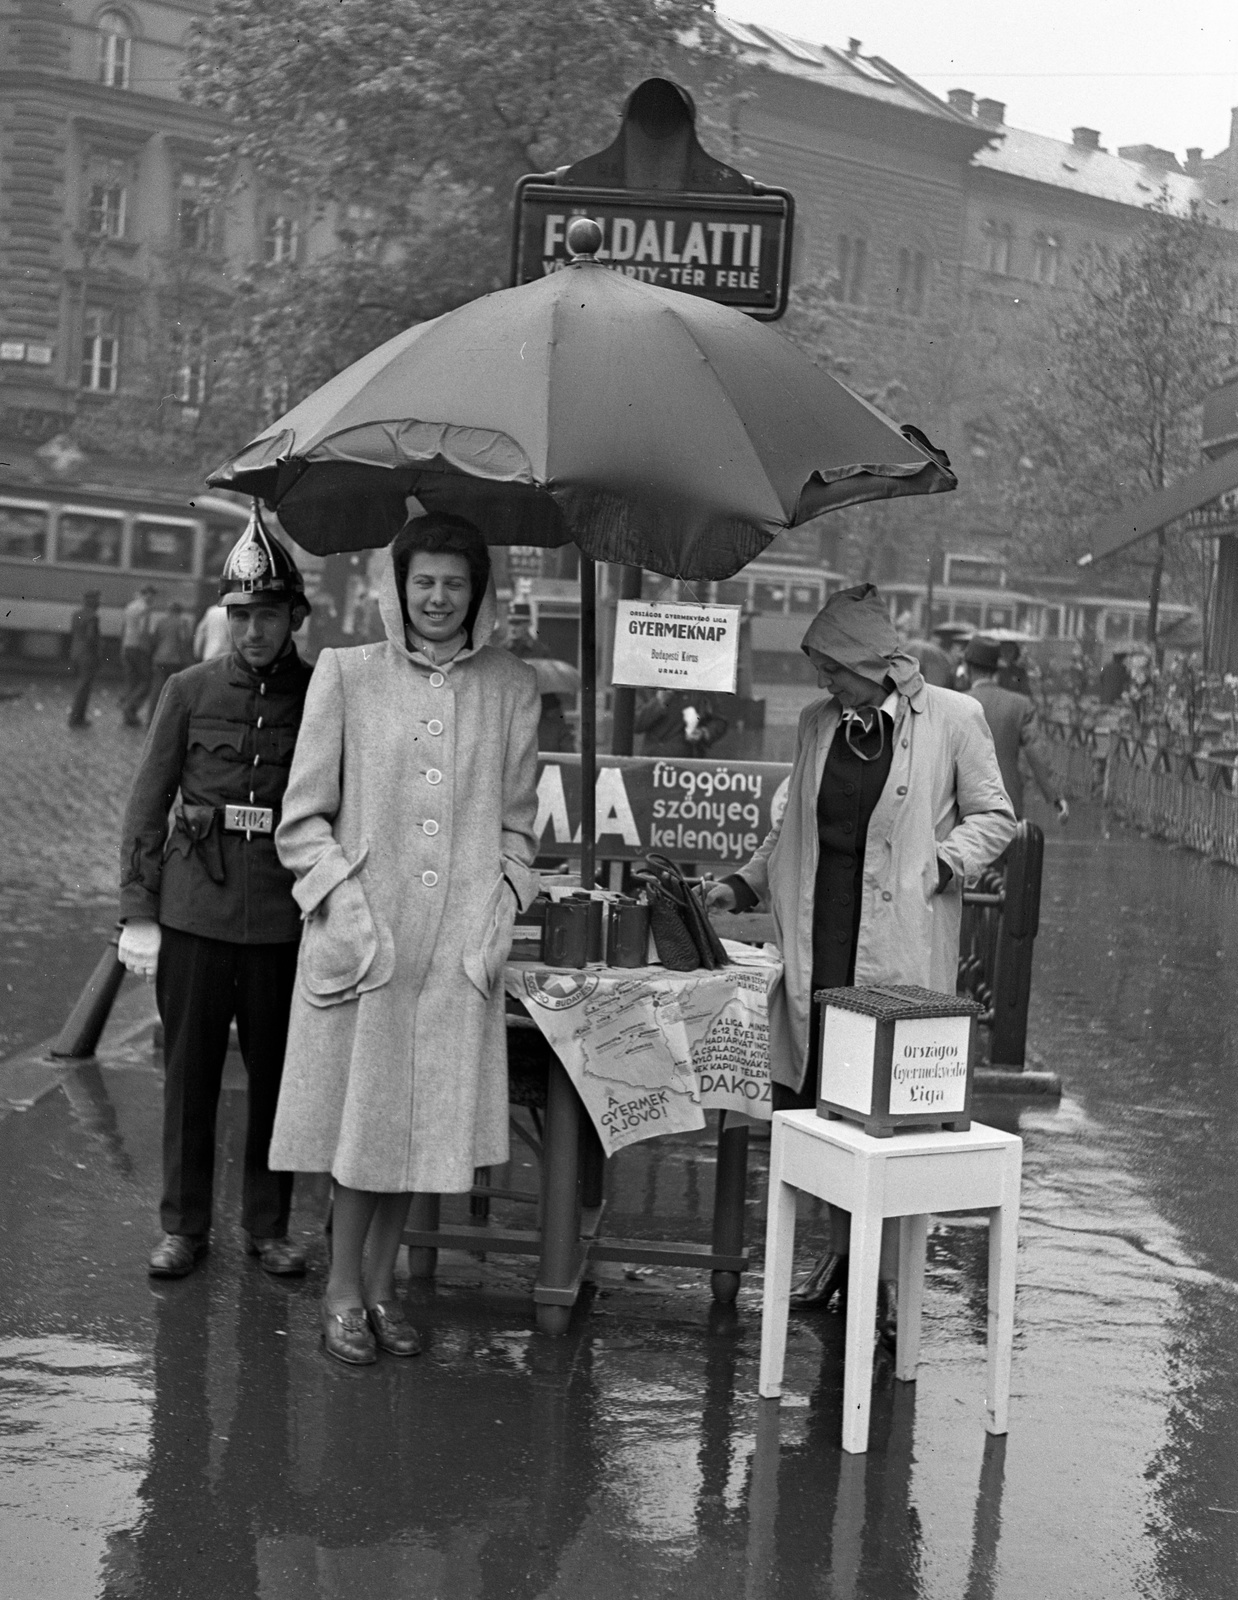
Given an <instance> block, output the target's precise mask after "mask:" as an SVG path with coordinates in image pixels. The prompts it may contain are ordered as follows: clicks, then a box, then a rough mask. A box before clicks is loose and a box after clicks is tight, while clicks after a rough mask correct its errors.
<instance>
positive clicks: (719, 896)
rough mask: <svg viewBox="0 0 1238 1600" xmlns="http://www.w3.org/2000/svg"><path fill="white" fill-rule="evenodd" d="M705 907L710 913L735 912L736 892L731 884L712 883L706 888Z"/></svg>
mask: <svg viewBox="0 0 1238 1600" xmlns="http://www.w3.org/2000/svg"><path fill="white" fill-rule="evenodd" d="M705 905H706V907H707V908H708V909H709V910H710V911H734V909H735V891H734V889H732V888H731V885H730V884H729V883H711V884H707V885H706V887H705Z"/></svg>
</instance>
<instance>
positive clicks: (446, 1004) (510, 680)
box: [270, 514, 541, 1364]
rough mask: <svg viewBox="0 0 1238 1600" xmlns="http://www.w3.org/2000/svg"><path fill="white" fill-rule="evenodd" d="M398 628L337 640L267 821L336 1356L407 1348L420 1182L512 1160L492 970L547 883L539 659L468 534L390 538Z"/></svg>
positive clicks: (451, 522) (433, 1187)
mask: <svg viewBox="0 0 1238 1600" xmlns="http://www.w3.org/2000/svg"><path fill="white" fill-rule="evenodd" d="M379 611H380V615H381V617H382V620H383V624H384V627H385V630H386V634H387V638H386V642H385V643H382V644H368V645H362V646H360V647H358V648H356V649H351V650H324V651H323V652H322V654H321V655H320V656H319V658H318V663H317V665H316V667H315V669H314V676H313V679H312V681H311V683H310V687H309V694H308V696H307V698H306V702H305V715H304V719H303V721H302V724H301V732H300V736H299V738H298V741H297V748H296V754H295V756H294V758H293V763H292V772H291V775H290V778H289V782H288V789H287V793H286V794H285V796H284V805H283V819H282V821H281V823H280V825H279V828H278V830H277V833H276V845H277V847H278V850H279V854H280V859H281V860H282V861H283V862H284V864H285V866H287V867H290V868H291V869H292V871H293V872H294V873H295V874H296V877H297V883H296V887H295V888H294V889H293V894H294V896H295V898H296V900H297V902H298V904H299V905H300V907H301V910H302V913H303V916H304V919H305V921H304V929H303V933H302V940H301V950H300V957H299V962H298V969H297V988H296V993H295V995H294V998H293V1004H292V1016H291V1020H290V1024H289V1031H288V1049H287V1055H286V1059H285V1067H284V1077H283V1082H282V1087H281V1091H280V1100H279V1108H278V1111H277V1114H276V1119H275V1131H274V1135H273V1138H272V1142H271V1154H270V1164H271V1166H272V1168H273V1169H276V1170H279V1169H284V1170H286V1169H292V1170H294V1171H299V1172H306V1171H309V1172H330V1173H331V1174H332V1176H333V1178H334V1180H335V1184H334V1191H333V1218H332V1261H331V1274H330V1278H329V1281H328V1284H327V1290H326V1295H325V1299H324V1304H323V1339H324V1343H325V1345H326V1349H327V1352H328V1354H330V1355H333V1356H335V1357H336V1358H337V1359H339V1360H343V1361H347V1362H351V1363H354V1364H365V1363H369V1362H371V1361H373V1360H375V1359H376V1350H375V1346H376V1344H377V1345H378V1346H381V1347H382V1348H383V1349H385V1350H388V1351H390V1352H391V1353H392V1354H396V1355H413V1354H415V1353H416V1351H417V1349H418V1348H419V1344H418V1339H417V1335H416V1332H415V1331H414V1329H413V1328H412V1326H411V1324H410V1323H409V1322H408V1320H407V1318H406V1316H405V1314H404V1311H403V1309H402V1307H401V1306H400V1303H399V1302H398V1301H397V1300H396V1299H395V1292H394V1283H393V1272H394V1268H395V1258H396V1253H397V1250H398V1249H399V1244H400V1238H401V1235H402V1233H403V1230H404V1222H405V1218H406V1216H407V1212H408V1203H409V1199H410V1196H411V1194H412V1192H413V1191H414V1190H423V1191H429V1192H433V1193H464V1192H466V1191H467V1190H468V1189H469V1188H470V1187H471V1186H472V1182H473V1169H474V1167H479V1166H497V1165H500V1164H501V1163H502V1162H504V1161H506V1160H507V1155H508V1134H507V1045H506V1031H505V1026H504V1020H503V992H502V982H501V973H502V968H503V963H504V961H505V959H506V957H507V952H508V949H509V948H510V944H511V934H512V926H513V923H514V920H515V913H516V907H517V904H518V903H519V904H520V905H526V904H527V903H528V902H529V901H530V900H531V899H532V897H533V895H534V894H535V893H536V877H535V874H534V873H533V871H532V862H533V857H534V854H535V850H536V843H535V839H534V835H533V825H534V820H535V816H536V809H537V807H536V794H535V782H536V764H537V722H538V716H539V713H540V710H541V705H540V701H539V698H538V693H537V680H536V678H535V677H534V674H533V672H532V669H531V668H529V667H528V666H526V665H525V664H524V663H523V662H520V661H517V660H516V658H515V657H514V656H512V655H511V654H509V653H508V652H507V651H505V650H500V649H494V648H491V647H490V646H489V644H488V642H487V641H488V640H489V638H490V636H491V634H492V632H493V630H494V627H495V624H496V621H497V607H496V603H495V595H494V586H493V583H492V582H491V578H490V559H489V553H488V551H487V549H486V546H485V543H484V541H483V539H482V537H481V535H480V533H478V531H477V530H476V529H475V528H473V527H472V526H471V525H470V524H469V523H467V522H464V521H462V520H461V519H459V518H456V517H450V516H443V515H433V514H432V515H430V516H426V517H423V518H420V519H417V520H415V521H411V522H409V523H408V524H406V526H405V527H404V528H403V529H402V530H401V532H400V533H399V534H398V535H397V537H396V539H395V540H394V542H393V544H392V546H391V552H390V557H389V559H388V561H387V563H386V566H385V569H384V573H383V578H382V586H381V592H380V600H379Z"/></svg>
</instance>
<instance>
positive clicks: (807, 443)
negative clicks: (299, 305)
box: [210, 219, 957, 874]
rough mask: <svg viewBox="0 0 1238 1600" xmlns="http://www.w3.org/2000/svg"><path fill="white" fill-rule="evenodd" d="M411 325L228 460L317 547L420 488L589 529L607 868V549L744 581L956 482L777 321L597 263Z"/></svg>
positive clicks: (581, 248)
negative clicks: (843, 518) (812, 540)
mask: <svg viewBox="0 0 1238 1600" xmlns="http://www.w3.org/2000/svg"><path fill="white" fill-rule="evenodd" d="M600 239H601V232H600V230H599V229H598V228H597V226H596V224H595V223H592V222H590V221H588V220H587V219H578V220H577V221H576V222H575V223H573V224H572V226H571V227H570V229H569V245H570V247H571V248H573V249H575V250H576V251H578V252H581V253H579V254H577V256H576V257H575V258H574V259H573V261H572V262H571V263H570V264H569V266H568V267H567V268H566V269H565V270H564V271H562V272H556V273H553V274H551V275H550V276H548V277H544V278H541V279H538V280H537V281H536V282H533V283H529V284H525V285H522V286H521V287H519V288H516V289H506V290H501V291H499V292H497V293H495V294H491V295H486V296H484V297H483V298H482V299H480V300H476V301H473V302H471V303H470V304H468V305H465V306H462V307H460V309H459V310H457V311H450V312H448V313H447V314H446V315H445V316H442V317H437V318H435V319H434V320H433V321H432V322H426V323H421V324H419V325H418V326H416V327H414V328H410V329H408V330H407V331H406V332H404V333H401V334H398V335H397V336H396V337H395V338H394V339H390V340H388V341H387V343H386V344H383V345H380V346H379V347H378V349H376V350H373V351H371V352H370V354H369V355H367V356H364V357H363V358H362V359H361V360H360V361H357V362H354V364H353V365H352V366H351V367H348V368H347V369H346V370H345V371H344V372H341V373H340V374H339V375H338V376H337V377H335V378H332V379H331V380H330V381H329V382H328V383H325V384H324V385H323V386H322V388H320V389H318V390H317V391H315V393H314V394H312V395H310V397H309V398H308V399H307V400H304V401H303V402H302V403H301V404H300V405H299V406H296V407H295V408H294V409H293V410H292V411H290V412H288V414H287V415H286V416H284V417H282V418H280V419H279V421H277V422H275V423H273V424H272V425H271V426H270V427H269V428H268V429H267V430H266V431H265V432H264V433H262V434H260V435H259V436H258V437H257V438H256V439H255V440H253V441H252V442H251V443H250V444H248V445H247V446H246V447H245V449H244V450H242V451H241V452H240V454H239V455H237V456H235V457H234V458H233V459H232V460H231V461H229V462H227V463H226V464H225V465H223V466H222V467H220V468H218V469H217V470H216V471H215V472H214V473H212V474H211V478H210V481H211V483H213V484H215V485H217V486H219V487H222V488H228V489H234V490H238V491H240V492H242V493H245V494H251V495H253V496H255V497H257V498H259V499H262V500H264V501H265V502H266V503H267V505H268V506H270V507H271V508H272V509H273V510H275V511H277V512H278V513H279V517H280V521H281V522H282V524H283V526H284V527H285V528H286V529H287V530H288V532H289V533H290V534H291V536H292V537H293V538H294V539H296V541H297V542H298V543H299V544H301V545H302V546H303V547H305V548H306V549H308V550H312V551H314V552H316V553H317V554H321V555H326V554H330V553H332V552H336V551H341V550H358V549H365V548H373V547H376V546H380V545H384V544H386V543H388V542H389V540H390V539H391V538H392V537H393V535H394V534H395V533H396V532H397V530H398V529H399V528H400V526H401V524H402V523H403V522H404V520H405V517H406V508H405V501H406V498H407V497H408V496H409V495H415V496H416V497H417V499H418V500H419V501H420V502H421V504H422V505H424V506H425V507H426V508H427V509H430V510H450V511H454V512H456V513H458V514H460V515H463V516H466V517H468V518H469V519H470V520H472V521H473V522H475V523H476V524H477V525H478V526H479V527H480V528H481V529H482V530H483V531H484V533H485V534H486V537H487V538H488V539H490V540H491V541H492V542H493V543H496V544H498V543H501V544H508V543H510V544H527V545H542V546H555V545H561V544H566V543H568V542H570V541H573V540H574V541H575V543H576V544H577V546H578V547H579V549H580V550H581V552H582V560H581V663H582V668H583V673H584V684H583V698H582V719H581V720H582V728H581V734H582V738H581V746H582V748H581V754H582V757H583V758H584V767H585V782H584V784H583V798H584V806H583V810H584V815H583V817H582V841H583V843H582V873H585V874H588V873H590V872H591V870H592V857H593V817H592V810H593V806H592V800H593V784H592V782H591V781H590V778H591V776H592V773H593V768H594V764H595V746H594V720H595V705H594V682H595V672H596V666H595V661H594V648H595V642H594V610H593V602H594V592H593V562H594V561H595V560H602V561H613V562H619V563H622V564H625V565H630V566H636V567H646V568H648V569H649V570H651V571H654V572H660V573H664V574H666V575H668V576H675V577H683V578H695V579H709V578H726V577H729V576H730V575H731V574H732V573H734V572H736V571H738V569H739V568H740V567H742V566H743V565H745V563H747V562H748V561H750V560H751V559H752V558H753V557H754V556H755V555H757V554H759V552H760V551H761V550H762V549H764V547H765V546H766V545H767V544H768V543H769V542H770V541H771V540H772V539H773V538H774V537H775V536H776V535H777V534H778V533H780V532H781V531H782V530H783V529H785V528H790V527H794V526H796V525H798V524H800V523H804V522H807V521H809V520H811V519H812V518H813V517H817V516H820V515H821V514H822V513H823V512H826V511H831V510H835V509H837V508H838V507H841V506H846V505H852V504H855V503H857V502H859V501H864V500H874V499H882V498H889V497H892V496H901V495H908V494H932V493H936V492H939V491H943V490H949V489H953V488H955V487H956V484H957V480H956V478H955V477H954V474H953V473H952V472H951V471H950V467H949V462H948V460H947V458H946V456H945V455H944V454H943V453H942V452H940V451H937V450H934V448H933V447H932V445H930V444H929V443H928V441H927V439H925V438H924V436H923V435H922V434H920V433H918V432H917V431H916V430H915V429H912V428H903V429H899V428H896V427H895V426H894V425H893V424H892V423H891V422H890V421H888V419H887V418H885V417H883V416H882V415H881V413H880V412H878V411H877V410H876V409H875V408H874V407H872V406H871V405H869V404H868V402H867V401H865V400H864V399H862V398H861V397H860V396H859V395H857V394H855V393H853V392H852V391H851V390H850V389H848V388H847V387H846V386H845V385H843V384H841V383H839V382H838V381H837V380H836V379H834V378H831V377H830V376H829V375H828V374H827V373H825V372H823V371H822V370H821V369H820V368H819V367H817V366H816V365H814V363H813V362H811V361H810V360H809V359H808V358H807V357H806V356H805V355H803V354H802V352H800V351H799V350H797V349H796V347H795V346H794V345H792V344H790V343H789V342H788V341H787V340H786V339H784V338H783V337H782V336H781V335H780V334H778V333H775V332H774V331H773V330H772V329H770V328H768V327H766V326H764V325H762V324H761V323H758V322H754V321H752V320H751V319H750V318H748V317H746V316H743V315H742V314H741V313H739V312H735V311H731V310H729V309H728V308H726V307H724V306H719V305H714V304H713V303H711V302H709V301H706V300H701V299H696V298H694V297H692V296H689V295H686V294H682V293H680V292H679V291H677V290H668V289H659V288H656V287H654V286H653V285H650V284H645V283H641V282H639V281H638V280H637V279H636V278H633V277H628V276H626V275H625V274H624V273H622V272H618V271H610V270H607V268H606V267H605V266H603V265H602V264H601V263H600V262H597V261H595V260H593V259H592V252H593V251H596V249H597V248H598V245H599V243H600Z"/></svg>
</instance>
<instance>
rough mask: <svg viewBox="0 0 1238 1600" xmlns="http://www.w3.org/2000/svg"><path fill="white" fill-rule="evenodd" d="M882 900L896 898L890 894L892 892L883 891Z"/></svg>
mask: <svg viewBox="0 0 1238 1600" xmlns="http://www.w3.org/2000/svg"><path fill="white" fill-rule="evenodd" d="M881 898H882V899H883V900H893V898H894V896H893V895H892V894H891V893H890V891H889V890H888V889H883V890H882V891H881Z"/></svg>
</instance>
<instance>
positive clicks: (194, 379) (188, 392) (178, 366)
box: [172, 327, 206, 409]
mask: <svg viewBox="0 0 1238 1600" xmlns="http://www.w3.org/2000/svg"><path fill="white" fill-rule="evenodd" d="M172 395H173V397H174V399H176V400H178V401H179V402H180V403H181V405H183V406H193V407H194V408H195V409H196V408H197V407H199V406H201V405H202V403H203V402H204V401H205V399H206V329H205V328H201V327H191V328H174V329H173V330H172Z"/></svg>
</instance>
